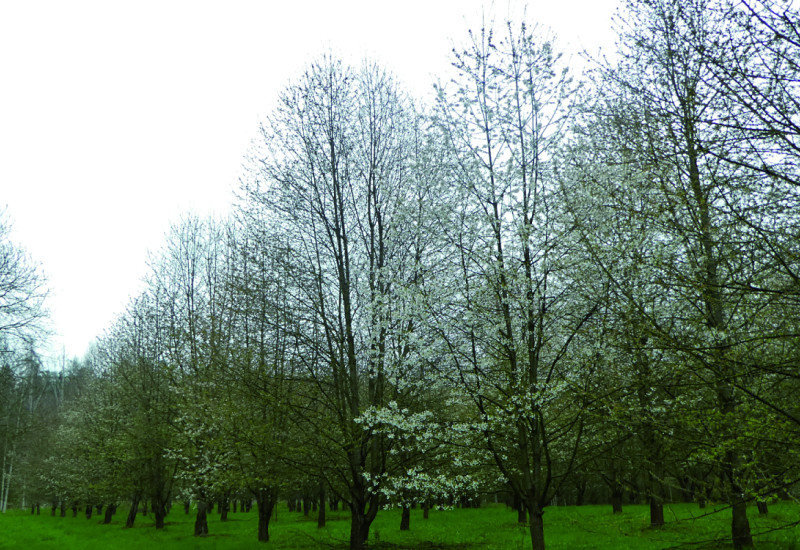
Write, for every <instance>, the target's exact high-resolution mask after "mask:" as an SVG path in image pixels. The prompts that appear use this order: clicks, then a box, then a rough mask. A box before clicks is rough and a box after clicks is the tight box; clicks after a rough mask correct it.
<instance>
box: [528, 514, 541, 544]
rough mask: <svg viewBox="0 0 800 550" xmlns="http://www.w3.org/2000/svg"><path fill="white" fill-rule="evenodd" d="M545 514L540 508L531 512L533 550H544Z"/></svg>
mask: <svg viewBox="0 0 800 550" xmlns="http://www.w3.org/2000/svg"><path fill="white" fill-rule="evenodd" d="M543 515H544V514H543V512H542V510H541V509H539V507H538V506H535V507H532V508H531V511H530V514H529V516H530V532H531V542H532V548H533V550H544V518H543V517H542V516H543Z"/></svg>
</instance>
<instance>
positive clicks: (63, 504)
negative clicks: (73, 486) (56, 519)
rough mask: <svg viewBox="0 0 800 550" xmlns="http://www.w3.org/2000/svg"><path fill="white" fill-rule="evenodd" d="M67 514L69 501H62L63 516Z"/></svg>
mask: <svg viewBox="0 0 800 550" xmlns="http://www.w3.org/2000/svg"><path fill="white" fill-rule="evenodd" d="M66 516H67V503H66V502H65V501H63V500H62V501H61V517H62V518H63V517H66Z"/></svg>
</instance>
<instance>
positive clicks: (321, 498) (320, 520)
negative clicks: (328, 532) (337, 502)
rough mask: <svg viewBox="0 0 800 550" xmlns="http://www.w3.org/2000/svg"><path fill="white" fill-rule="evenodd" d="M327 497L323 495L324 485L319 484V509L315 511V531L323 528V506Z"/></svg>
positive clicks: (324, 507)
mask: <svg viewBox="0 0 800 550" xmlns="http://www.w3.org/2000/svg"><path fill="white" fill-rule="evenodd" d="M327 500H328V499H327V496H326V495H325V484H324V483H320V484H319V509H318V511H317V529H322V528H323V527H325V521H326V518H325V509H326V508H327V506H326V505H325V504H326V502H327Z"/></svg>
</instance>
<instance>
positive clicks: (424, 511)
mask: <svg viewBox="0 0 800 550" xmlns="http://www.w3.org/2000/svg"><path fill="white" fill-rule="evenodd" d="M430 509H431V505H430V503H428V501H427V500H426V501H425V502H424V503H423V504H422V519H428V516H429V515H430Z"/></svg>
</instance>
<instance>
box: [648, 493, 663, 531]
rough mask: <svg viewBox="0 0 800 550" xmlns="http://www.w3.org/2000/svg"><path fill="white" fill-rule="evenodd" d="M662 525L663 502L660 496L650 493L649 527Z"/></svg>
mask: <svg viewBox="0 0 800 550" xmlns="http://www.w3.org/2000/svg"><path fill="white" fill-rule="evenodd" d="M663 525H664V502H663V501H662V500H661V498H660V497H658V496H656V495H652V496H651V497H650V527H661V526H663Z"/></svg>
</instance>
